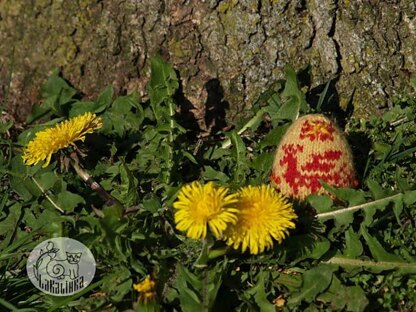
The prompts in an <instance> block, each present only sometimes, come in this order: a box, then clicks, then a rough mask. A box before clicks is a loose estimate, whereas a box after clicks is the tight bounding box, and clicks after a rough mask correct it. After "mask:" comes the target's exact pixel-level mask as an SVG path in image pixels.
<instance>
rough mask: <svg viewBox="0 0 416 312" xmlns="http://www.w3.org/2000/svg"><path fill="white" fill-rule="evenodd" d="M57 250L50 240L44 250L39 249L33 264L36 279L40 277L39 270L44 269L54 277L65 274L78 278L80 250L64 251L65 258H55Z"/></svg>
mask: <svg viewBox="0 0 416 312" xmlns="http://www.w3.org/2000/svg"><path fill="white" fill-rule="evenodd" d="M58 251H59V249H58V248H55V247H54V244H53V243H52V242H50V241H49V242H48V244H47V246H46V250H45V251H44V250H43V249H41V250H40V256H39V258H38V260H37V261H36V264H35V265H34V266H33V271H34V275H35V278H36V279H37V280H39V278H40V275H39V271H46V273H47V274H48V275H49V276H50V277H51V278H55V279H64V278H65V276H68V277H69V278H70V279H71V280H74V279H76V278H78V276H79V261H80V260H81V256H82V252H66V258H65V259H56V256H57V253H58ZM48 258H49V259H48Z"/></svg>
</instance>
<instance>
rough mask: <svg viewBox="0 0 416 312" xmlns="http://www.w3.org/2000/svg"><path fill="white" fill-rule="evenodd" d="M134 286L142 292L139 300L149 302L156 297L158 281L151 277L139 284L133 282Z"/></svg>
mask: <svg viewBox="0 0 416 312" xmlns="http://www.w3.org/2000/svg"><path fill="white" fill-rule="evenodd" d="M133 288H134V289H135V290H137V291H138V292H139V293H140V295H139V301H141V302H144V303H148V302H149V301H154V300H155V299H156V282H155V281H154V280H152V279H151V278H149V277H146V278H145V279H144V280H143V281H141V282H140V283H138V284H133Z"/></svg>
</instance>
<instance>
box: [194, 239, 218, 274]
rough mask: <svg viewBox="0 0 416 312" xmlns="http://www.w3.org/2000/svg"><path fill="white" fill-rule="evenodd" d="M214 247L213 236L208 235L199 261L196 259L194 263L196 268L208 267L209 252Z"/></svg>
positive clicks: (203, 243) (203, 242)
mask: <svg viewBox="0 0 416 312" xmlns="http://www.w3.org/2000/svg"><path fill="white" fill-rule="evenodd" d="M213 245H214V240H213V238H212V236H211V235H209V234H208V235H207V237H206V238H205V239H204V240H203V241H202V250H201V253H200V254H199V257H198V259H196V261H195V263H194V267H196V268H205V267H206V266H207V262H208V260H209V251H210V249H211V247H212V246H213Z"/></svg>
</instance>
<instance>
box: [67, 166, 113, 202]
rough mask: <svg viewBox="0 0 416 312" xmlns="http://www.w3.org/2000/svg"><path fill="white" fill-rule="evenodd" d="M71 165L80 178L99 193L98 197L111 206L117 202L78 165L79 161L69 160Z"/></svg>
mask: <svg viewBox="0 0 416 312" xmlns="http://www.w3.org/2000/svg"><path fill="white" fill-rule="evenodd" d="M71 165H72V167H73V168H74V170H75V172H76V173H77V174H78V175H79V176H80V178H81V179H82V180H83V181H84V182H85V183H86V184H87V185H88V186H89V187H90V188H91V189H92V190H93V191H95V192H97V193H98V195H100V197H101V198H102V199H103V200H104V201H105V204H106V205H107V206H112V205H114V204H116V203H118V201H117V199H115V198H114V197H113V196H111V195H110V194H109V193H108V192H107V191H106V190H104V189H103V188H102V186H101V185H100V184H99V183H98V182H96V181H95V180H94V179H93V178H92V176H91V175H90V174H89V173H88V172H87V171H86V170H85V169H82V168H81V167H80V166H79V163H78V162H76V161H74V160H71Z"/></svg>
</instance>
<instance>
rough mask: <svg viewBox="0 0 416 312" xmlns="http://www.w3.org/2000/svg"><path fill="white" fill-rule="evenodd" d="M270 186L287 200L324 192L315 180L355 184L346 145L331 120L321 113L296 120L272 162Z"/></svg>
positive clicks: (348, 184) (341, 184)
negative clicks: (286, 197) (287, 198)
mask: <svg viewBox="0 0 416 312" xmlns="http://www.w3.org/2000/svg"><path fill="white" fill-rule="evenodd" d="M270 179H271V182H272V184H273V185H274V186H275V187H276V188H277V189H278V190H279V191H280V192H281V193H282V194H284V195H286V196H288V197H293V198H297V199H300V200H303V199H305V197H307V196H308V195H310V194H313V193H317V194H323V193H325V190H324V188H323V187H322V186H321V184H320V182H319V180H322V181H325V182H326V183H327V184H329V185H331V186H335V187H351V186H354V184H355V183H356V180H355V170H354V165H353V157H352V153H351V150H350V148H349V146H348V142H347V140H346V139H345V137H344V135H343V133H342V132H341V130H340V129H339V128H338V127H337V126H336V125H335V123H334V122H333V121H331V120H330V119H329V118H327V117H325V116H324V115H321V114H312V115H306V116H303V117H301V118H299V119H298V120H296V121H295V122H294V123H293V124H292V125H291V126H290V127H289V128H288V130H287V132H286V134H285V135H284V136H283V138H282V140H281V142H280V144H279V146H278V148H277V151H276V156H275V159H274V164H273V171H272V174H271V177H270Z"/></svg>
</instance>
